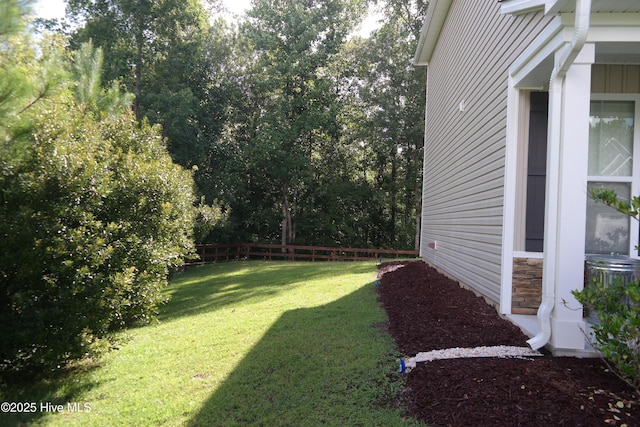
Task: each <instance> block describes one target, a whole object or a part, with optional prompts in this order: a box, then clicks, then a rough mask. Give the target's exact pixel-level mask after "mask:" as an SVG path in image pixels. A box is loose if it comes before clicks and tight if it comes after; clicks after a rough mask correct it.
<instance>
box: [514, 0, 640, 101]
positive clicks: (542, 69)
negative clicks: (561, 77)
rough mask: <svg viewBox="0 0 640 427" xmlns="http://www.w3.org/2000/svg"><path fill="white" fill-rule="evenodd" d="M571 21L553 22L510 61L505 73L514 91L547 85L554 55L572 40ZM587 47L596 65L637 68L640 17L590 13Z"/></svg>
mask: <svg viewBox="0 0 640 427" xmlns="http://www.w3.org/2000/svg"><path fill="white" fill-rule="evenodd" d="M612 3H615V2H612ZM622 3H628V2H627V1H623V2H622ZM634 3H637V4H638V7H639V8H640V1H635V2H634ZM573 20H574V14H573V13H566V14H561V15H559V16H557V17H556V18H554V19H553V20H552V21H551V23H550V24H549V25H548V26H547V28H545V30H544V31H543V32H542V33H540V35H539V36H538V37H537V38H536V39H535V40H534V41H533V43H531V45H530V46H529V47H528V48H527V49H526V50H525V51H524V52H523V53H522V55H521V56H520V57H519V58H518V59H516V61H514V63H513V65H512V66H511V68H510V70H509V71H510V74H511V76H512V77H513V79H514V84H515V86H516V87H519V88H531V89H534V88H535V89H540V88H542V87H544V86H545V85H546V84H547V83H548V82H549V78H550V76H551V72H552V71H553V65H554V55H555V52H556V51H557V50H558V49H560V48H562V47H563V46H564V45H567V44H568V43H569V42H570V41H571V37H572V36H573V32H574V26H573V25H574V21H573ZM587 43H592V44H594V45H595V53H596V57H595V61H596V63H609V64H640V13H593V14H592V15H591V26H590V27H589V33H588V36H587Z"/></svg>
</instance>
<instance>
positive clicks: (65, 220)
mask: <svg viewBox="0 0 640 427" xmlns="http://www.w3.org/2000/svg"><path fill="white" fill-rule="evenodd" d="M61 103H62V105H59V106H58V105H52V106H51V107H50V108H48V109H46V110H44V111H43V112H41V113H39V114H38V115H37V116H36V117H34V119H33V123H34V129H35V132H34V136H33V141H32V143H31V144H30V146H29V147H28V148H27V149H26V152H25V153H24V155H23V157H22V159H21V160H20V161H18V162H14V163H13V164H11V165H10V167H9V166H7V163H5V164H4V166H3V167H2V168H0V171H1V172H2V173H1V174H0V188H2V192H1V193H0V218H1V220H0V236H2V238H1V239H0V324H1V325H2V328H3V330H4V332H3V337H2V339H1V340H0V373H2V372H5V373H6V372H28V371H29V372H39V371H42V370H43V369H45V368H47V369H48V368H53V367H56V366H58V365H61V364H64V363H65V362H68V361H70V360H73V359H77V358H80V357H83V356H85V355H87V354H90V353H91V351H92V349H93V348H94V347H96V345H97V343H98V342H99V341H100V340H101V339H103V338H105V337H108V336H109V335H110V334H111V333H112V332H113V331H116V330H118V329H121V328H123V327H124V326H126V325H130V324H132V323H135V322H148V321H150V320H151V319H153V317H154V314H155V313H156V311H157V307H158V305H159V304H160V303H161V302H162V301H163V297H162V294H161V289H162V287H163V286H165V285H166V283H167V273H168V271H169V269H171V268H173V267H177V266H179V265H180V264H181V263H182V259H183V258H184V257H185V256H187V255H189V254H191V253H192V252H193V239H192V233H193V222H194V208H193V200H194V195H193V188H192V187H193V179H192V176H191V173H190V172H188V171H185V170H184V169H182V168H181V167H179V166H177V165H175V164H174V163H173V162H172V160H171V158H170V156H169V155H168V153H167V152H166V150H165V148H164V147H163V145H162V138H161V133H160V129H158V128H155V127H151V126H149V125H147V124H145V123H143V124H141V125H139V124H137V123H136V121H135V118H134V117H133V114H132V113H130V112H129V113H124V114H119V115H112V116H108V117H105V116H103V117H102V118H101V119H100V120H96V119H94V118H93V116H92V114H91V113H88V112H87V110H86V109H83V108H81V107H75V106H74V105H73V103H72V102H68V103H65V102H64V100H61ZM0 160H3V159H0Z"/></svg>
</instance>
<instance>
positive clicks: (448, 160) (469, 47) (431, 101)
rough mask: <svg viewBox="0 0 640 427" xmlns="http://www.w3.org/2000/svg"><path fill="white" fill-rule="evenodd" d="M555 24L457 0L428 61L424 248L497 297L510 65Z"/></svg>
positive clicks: (428, 256) (431, 258) (479, 0)
mask: <svg viewBox="0 0 640 427" xmlns="http://www.w3.org/2000/svg"><path fill="white" fill-rule="evenodd" d="M548 22H549V19H548V18H545V17H544V16H543V14H542V12H535V13H527V14H524V15H519V16H515V17H514V16H510V15H501V14H500V3H498V2H486V1H484V0H454V1H453V2H452V4H451V8H450V9H449V15H448V17H447V20H446V22H445V24H444V27H443V28H442V32H441V33H440V37H439V39H438V42H437V44H436V45H435V48H434V51H433V55H432V57H431V60H430V61H429V66H428V67H427V72H428V83H427V85H428V92H427V110H426V132H425V159H424V182H423V200H422V203H423V214H422V234H421V244H420V253H421V256H422V257H423V258H424V259H425V260H426V261H427V262H429V263H431V264H433V265H435V266H437V267H438V268H440V269H441V270H443V271H445V272H446V273H448V274H450V275H451V276H453V277H455V278H456V279H458V280H460V281H461V282H463V283H465V284H467V285H469V286H470V287H472V288H474V289H476V290H477V291H479V292H480V293H482V294H483V295H485V296H486V297H488V298H489V299H491V300H493V301H495V302H499V300H500V282H501V256H502V225H503V200H504V176H505V173H504V170H505V137H506V121H507V120H506V117H507V94H508V81H507V78H508V75H509V72H508V70H509V66H510V65H511V64H512V63H513V61H514V60H515V58H517V57H518V55H520V54H521V52H522V50H523V49H524V48H526V46H528V44H529V43H530V42H531V41H532V40H533V39H534V38H535V37H536V36H537V35H538V34H539V33H540V31H542V30H543V29H544V27H545V26H546V25H547V23H548ZM434 242H435V245H433V243H434ZM433 246H435V248H433Z"/></svg>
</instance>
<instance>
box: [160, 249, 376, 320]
mask: <svg viewBox="0 0 640 427" xmlns="http://www.w3.org/2000/svg"><path fill="white" fill-rule="evenodd" d="M305 264H306V265H309V267H310V268H308V269H305V268H304V266H305ZM340 265H341V263H339V262H327V263H313V264H310V263H304V262H277V261H274V262H270V261H265V262H262V261H238V262H228V263H223V264H210V265H203V266H199V267H194V268H191V269H189V270H187V271H185V272H183V273H180V274H179V275H177V276H176V277H174V278H173V280H172V281H171V285H170V286H169V288H168V289H167V295H168V296H169V297H170V298H171V299H170V300H169V302H168V303H167V304H166V305H165V306H164V307H162V310H161V313H160V315H159V316H158V318H159V319H160V321H167V320H172V319H176V318H179V317H183V316H192V315H196V314H200V313H203V312H208V311H215V310H219V309H221V308H224V307H226V306H228V305H233V304H237V303H240V302H251V301H252V300H259V299H264V298H269V297H272V296H274V295H276V294H278V293H281V292H285V291H287V290H288V289H291V287H293V286H300V285H304V283H305V282H306V281H310V280H314V279H317V278H319V277H326V276H327V274H330V272H332V271H337V270H338V267H339V266H340ZM311 267H312V268H311ZM349 271H350V274H354V273H355V274H357V273H366V272H368V271H371V265H370V264H366V263H361V264H360V265H358V266H357V267H355V268H354V267H353V266H350V269H349Z"/></svg>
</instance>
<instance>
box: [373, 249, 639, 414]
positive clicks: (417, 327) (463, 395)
mask: <svg viewBox="0 0 640 427" xmlns="http://www.w3.org/2000/svg"><path fill="white" fill-rule="evenodd" d="M379 276H380V287H379V288H378V292H379V295H380V300H381V302H382V304H383V306H384V308H385V310H386V312H387V314H388V317H389V325H388V327H389V332H390V334H391V335H392V336H393V338H394V339H395V340H396V343H397V345H398V349H399V350H400V351H401V352H402V353H403V354H405V355H407V356H413V355H415V354H416V353H418V352H424V351H430V350H438V349H445V348H453V347H477V346H494V345H516V346H526V340H527V337H526V336H525V335H524V334H523V333H522V332H521V331H520V329H519V328H517V327H516V326H514V325H513V324H512V323H510V322H508V321H507V320H504V319H502V318H501V317H500V316H499V315H498V313H497V311H496V310H495V308H493V307H491V306H490V305H489V304H487V303H486V302H485V300H484V299H483V298H481V297H478V296H476V295H475V294H474V293H473V292H471V291H469V290H465V289H463V288H461V287H460V286H459V285H458V283H457V282H455V281H453V280H451V279H449V278H447V277H446V276H444V275H442V274H440V273H438V272H437V271H436V270H434V269H433V268H431V267H429V266H428V265H427V264H425V263H424V262H421V261H411V262H392V263H386V264H382V265H381V266H380V267H379ZM403 399H404V401H405V404H406V407H407V410H408V411H409V413H410V414H411V415H413V416H415V417H417V418H418V419H420V420H423V421H425V422H427V423H428V424H429V425H431V426H549V425H553V426H599V425H616V426H622V425H624V424H626V425H628V426H629V427H631V426H637V425H640V403H639V402H638V398H637V396H635V395H634V394H633V391H632V390H631V389H630V388H629V387H627V386H626V384H625V383H624V382H623V381H622V380H620V379H618V378H617V377H616V376H615V375H613V374H612V373H610V372H609V371H608V370H607V367H606V365H605V364H604V363H603V362H602V361H601V360H600V359H580V358H572V357H552V356H550V355H546V356H545V357H539V358H535V359H520V358H508V359H505V358H469V359H450V360H437V361H431V362H426V363H419V364H418V366H417V367H416V368H415V369H414V370H412V371H411V372H410V373H409V374H407V388H406V390H405V392H404V395H403Z"/></svg>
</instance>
